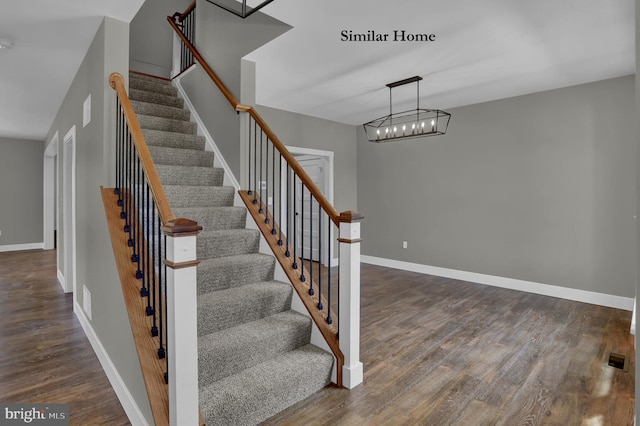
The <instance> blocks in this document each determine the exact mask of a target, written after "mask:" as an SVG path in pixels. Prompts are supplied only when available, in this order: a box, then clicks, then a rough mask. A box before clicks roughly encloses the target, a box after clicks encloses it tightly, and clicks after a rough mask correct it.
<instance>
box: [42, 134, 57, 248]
mask: <svg viewBox="0 0 640 426" xmlns="http://www.w3.org/2000/svg"><path fill="white" fill-rule="evenodd" d="M59 139H60V138H59V135H58V132H57V131H56V133H55V134H54V135H53V136H52V137H51V139H50V140H49V142H48V143H47V146H46V147H45V149H44V163H43V171H42V176H43V182H42V185H43V187H42V193H43V201H42V203H43V204H42V205H43V221H42V222H43V223H42V233H43V234H42V236H43V241H44V246H43V248H44V249H45V250H51V249H53V248H54V246H55V242H54V240H53V239H54V238H53V231H54V229H56V227H55V225H56V224H55V217H56V188H55V187H54V183H55V182H56V156H57V155H58V141H59Z"/></svg>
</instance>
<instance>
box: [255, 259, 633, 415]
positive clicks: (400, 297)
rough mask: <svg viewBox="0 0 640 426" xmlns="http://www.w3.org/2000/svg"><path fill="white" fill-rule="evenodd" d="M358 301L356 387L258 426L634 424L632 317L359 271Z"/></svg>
mask: <svg viewBox="0 0 640 426" xmlns="http://www.w3.org/2000/svg"><path fill="white" fill-rule="evenodd" d="M361 293H362V303H361V306H362V314H361V315H362V331H361V333H362V343H361V360H362V362H363V363H364V368H365V373H364V383H363V384H362V385H360V386H359V387H357V388H355V389H353V390H351V391H348V390H345V389H337V388H332V387H329V388H325V389H324V390H323V391H321V392H319V393H317V394H315V395H313V396H311V397H310V398H308V399H307V400H305V401H302V402H300V403H298V404H296V405H295V406H293V407H291V408H289V409H288V410H286V411H284V412H283V413H280V414H279V415H277V416H275V417H273V418H271V419H269V420H268V421H266V422H265V423H264V424H266V425H329V424H331V425H434V426H442V425H462V426H464V425H470V426H478V425H505V426H511V425H562V426H565V425H589V426H596V425H598V426H604V425H615V426H626V425H631V424H633V416H634V374H635V373H634V371H635V365H634V362H633V360H634V358H635V352H634V348H633V336H631V335H630V334H629V326H630V323H631V312H627V311H622V310H617V309H610V308H604V307H600V306H595V305H589V304H585V303H578V302H571V301H567V300H562V299H556V298H552V297H546V296H539V295H534V294H528V293H522V292H517V291H512V290H506V289H500V288H495V287H489V286H483V285H479V284H472V283H467V282H462V281H456V280H451V279H446V278H439V277H433V276H428V275H422V274H417V273H411V272H404V271H398V270H393V269H388V268H382V267H378V266H372V265H365V264H363V265H362V291H361ZM610 352H615V353H619V354H623V355H625V356H626V357H627V358H629V359H630V368H629V371H628V372H624V371H621V370H618V369H615V368H613V367H609V366H608V365H607V361H608V358H609V353H610Z"/></svg>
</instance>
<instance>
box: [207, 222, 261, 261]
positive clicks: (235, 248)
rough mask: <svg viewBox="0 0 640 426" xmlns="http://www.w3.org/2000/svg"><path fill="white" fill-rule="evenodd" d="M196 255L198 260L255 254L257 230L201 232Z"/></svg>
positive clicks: (258, 243)
mask: <svg viewBox="0 0 640 426" xmlns="http://www.w3.org/2000/svg"><path fill="white" fill-rule="evenodd" d="M197 244H198V245H197V248H196V250H197V253H198V257H199V258H200V259H213V258H216V257H226V256H234V255H237V254H249V253H256V252H257V251H258V248H259V247H260V231H258V230H257V229H228V230H227V229H225V230H222V231H202V232H200V234H198V243H197Z"/></svg>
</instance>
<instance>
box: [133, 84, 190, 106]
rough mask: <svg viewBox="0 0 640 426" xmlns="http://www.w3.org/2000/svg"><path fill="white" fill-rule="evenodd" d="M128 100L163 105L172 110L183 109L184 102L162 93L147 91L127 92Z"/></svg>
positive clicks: (135, 90) (134, 90)
mask: <svg viewBox="0 0 640 426" xmlns="http://www.w3.org/2000/svg"><path fill="white" fill-rule="evenodd" d="M129 99H131V100H132V101H140V102H147V103H152V104H158V105H165V106H170V107H174V108H184V100H182V99H180V98H178V97H176V96H172V95H164V94H162V93H157V92H150V91H147V90H140V89H131V90H129Z"/></svg>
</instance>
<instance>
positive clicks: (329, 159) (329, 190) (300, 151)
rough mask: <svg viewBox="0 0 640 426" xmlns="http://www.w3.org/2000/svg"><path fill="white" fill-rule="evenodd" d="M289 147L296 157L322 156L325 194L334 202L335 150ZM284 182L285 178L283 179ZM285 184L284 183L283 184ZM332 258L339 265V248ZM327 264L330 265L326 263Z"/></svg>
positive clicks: (282, 172)
mask: <svg viewBox="0 0 640 426" xmlns="http://www.w3.org/2000/svg"><path fill="white" fill-rule="evenodd" d="M287 149H288V150H289V152H290V153H291V154H292V155H293V156H294V157H300V156H305V157H307V156H308V157H318V158H322V160H323V164H324V171H325V173H324V196H325V197H326V198H327V200H328V201H329V203H331V204H333V182H334V175H333V173H334V172H333V166H334V165H333V163H334V161H333V160H334V158H333V157H334V152H333V151H325V150H320V149H312V148H303V147H299V146H287ZM282 167H283V170H281V175H284V174H285V173H286V172H284V169H285V168H286V165H285V164H283V166H282ZM282 182H284V180H283V181H282ZM283 185H284V184H283ZM280 191H281V193H285V189H284V188H281V189H280ZM281 202H282V203H284V202H285V200H282V201H281ZM328 225H329V224H328V223H327V224H325V222H323V227H324V229H327V228H328V229H329V239H330V241H333V236H334V233H335V232H334V226H333V225H331V226H328ZM280 226H282V227H283V228H284V227H286V223H284V224H280ZM331 257H332V259H331V266H337V265H338V257H337V250H332V255H331ZM325 266H329V265H326V263H325Z"/></svg>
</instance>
